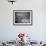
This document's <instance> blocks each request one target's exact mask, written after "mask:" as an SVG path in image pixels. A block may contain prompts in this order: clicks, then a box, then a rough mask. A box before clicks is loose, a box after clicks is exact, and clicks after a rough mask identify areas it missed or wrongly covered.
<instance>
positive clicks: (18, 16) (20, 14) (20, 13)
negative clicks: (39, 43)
mask: <svg viewBox="0 0 46 46" xmlns="http://www.w3.org/2000/svg"><path fill="white" fill-rule="evenodd" d="M24 16H25V17H24ZM23 18H24V19H23ZM25 18H26V19H25ZM27 18H28V19H27ZM20 20H21V21H22V22H21V21H20ZM13 24H14V25H32V24H33V11H32V10H13Z"/></svg>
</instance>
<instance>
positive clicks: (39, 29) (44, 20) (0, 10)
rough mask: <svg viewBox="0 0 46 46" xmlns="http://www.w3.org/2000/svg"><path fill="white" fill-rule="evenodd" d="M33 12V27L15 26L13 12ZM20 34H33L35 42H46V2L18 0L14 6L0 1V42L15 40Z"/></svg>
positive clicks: (40, 0) (42, 0) (43, 0)
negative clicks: (25, 10)
mask: <svg viewBox="0 0 46 46" xmlns="http://www.w3.org/2000/svg"><path fill="white" fill-rule="evenodd" d="M23 9H28V10H30V9H32V10H33V25H32V26H14V25H13V10H23ZM18 32H26V33H30V34H31V38H32V39H33V40H37V41H40V40H43V41H44V40H46V1H45V0H17V1H16V3H14V4H13V5H12V4H11V3H10V2H8V1H7V0H0V40H11V39H12V40H15V38H16V37H17V34H18Z"/></svg>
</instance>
